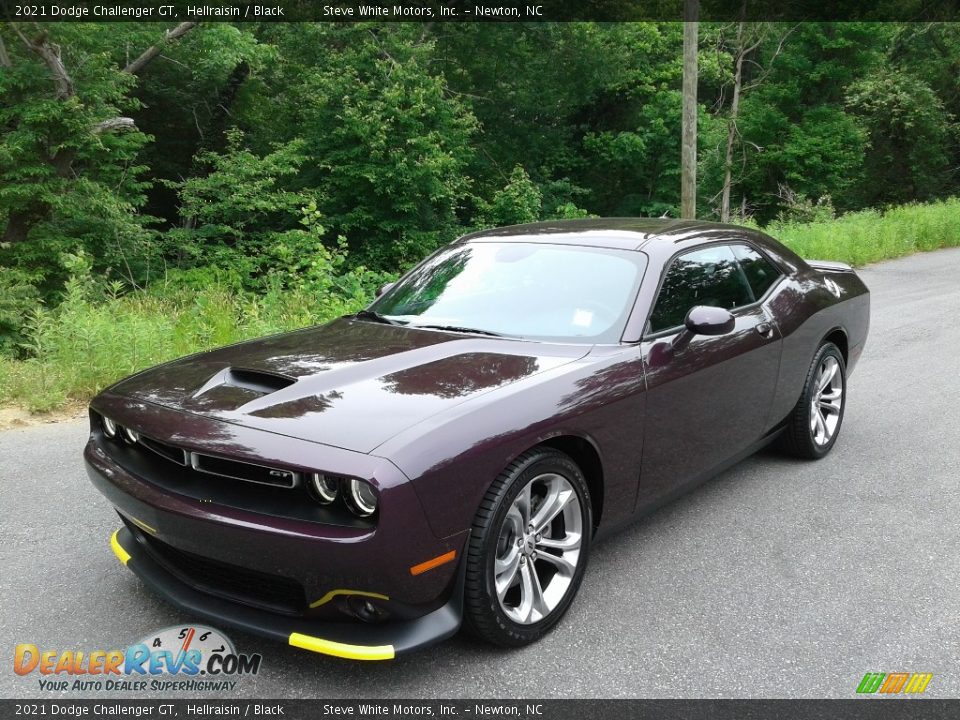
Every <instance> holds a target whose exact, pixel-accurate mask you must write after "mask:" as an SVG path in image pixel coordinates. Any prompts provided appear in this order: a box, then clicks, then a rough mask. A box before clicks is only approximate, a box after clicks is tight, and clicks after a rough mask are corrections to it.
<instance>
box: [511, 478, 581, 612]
mask: <svg viewBox="0 0 960 720" xmlns="http://www.w3.org/2000/svg"><path fill="white" fill-rule="evenodd" d="M582 540H583V512H582V508H581V507H580V498H579V496H578V495H577V492H576V491H575V490H574V488H573V486H572V485H571V484H570V482H569V481H568V480H567V479H566V478H565V477H563V476H562V475H559V474H557V473H544V474H542V475H538V476H536V477H534V478H533V479H532V480H530V482H528V483H527V484H526V485H525V486H524V487H523V488H522V489H521V490H520V492H519V493H518V494H517V496H516V498H514V500H513V502H512V504H511V505H510V509H509V510H508V511H507V514H506V516H505V517H504V520H503V524H502V525H501V527H500V533H499V536H498V540H497V550H496V556H495V559H494V585H495V588H496V594H497V599H498V601H499V603H500V608H501V609H502V610H503V612H504V613H505V614H506V615H507V617H509V618H510V619H511V620H513V621H514V622H516V623H518V624H520V625H531V624H533V623H536V622H539V621H541V620H543V619H544V618H546V617H547V616H548V615H549V614H550V613H551V612H553V610H554V609H555V608H556V607H557V606H558V605H559V604H560V602H561V601H562V600H563V598H564V597H565V596H566V594H567V592H568V591H569V589H570V587H571V584H572V582H573V578H574V575H575V573H576V570H577V564H578V563H579V562H580V556H581V543H582Z"/></svg>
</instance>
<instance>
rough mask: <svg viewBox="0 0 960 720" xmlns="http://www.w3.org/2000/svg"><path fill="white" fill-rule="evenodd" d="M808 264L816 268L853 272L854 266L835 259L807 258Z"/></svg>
mask: <svg viewBox="0 0 960 720" xmlns="http://www.w3.org/2000/svg"><path fill="white" fill-rule="evenodd" d="M807 265H809V266H810V267H812V268H813V269H814V270H825V271H826V272H839V273H852V272H853V271H854V270H853V268H852V267H850V266H849V265H847V264H846V263H842V262H835V261H833V260H807Z"/></svg>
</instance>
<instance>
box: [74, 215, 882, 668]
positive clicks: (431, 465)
mask: <svg viewBox="0 0 960 720" xmlns="http://www.w3.org/2000/svg"><path fill="white" fill-rule="evenodd" d="M869 315H870V296H869V293H868V291H867V288H866V287H865V286H864V284H863V283H862V282H861V281H860V279H859V278H858V277H857V275H856V274H855V273H854V272H853V271H852V270H851V269H850V268H849V267H848V266H846V265H843V264H841V263H831V262H806V261H804V260H802V259H800V258H799V257H797V256H796V255H795V254H794V253H792V252H791V251H790V250H788V249H787V248H785V247H784V246H783V245H780V244H779V243H777V242H776V241H774V240H772V239H771V238H769V237H767V236H766V235H764V234H763V233H760V232H757V231H755V230H749V229H745V228H739V227H734V226H729V225H717V224H710V223H705V222H695V221H675V220H644V219H622V220H577V221H567V222H548V223H541V224H536V225H523V226H516V227H509V228H501V229H497V230H491V231H487V232H481V233H475V234H473V235H468V236H466V237H464V238H462V239H460V240H458V241H457V242H455V243H453V244H452V245H449V246H447V247H445V248H443V249H441V250H439V251H437V252H436V253H434V254H433V255H431V256H430V257H429V258H427V259H426V260H424V261H423V262H422V263H421V264H420V265H418V266H417V267H415V268H414V269H413V270H411V271H410V272H409V273H407V274H406V275H405V276H404V277H403V278H401V279H400V280H399V281H398V282H396V283H395V284H393V285H392V286H389V287H387V288H384V291H383V292H382V293H381V294H380V296H379V297H378V299H377V300H376V301H375V302H374V303H373V304H372V305H371V306H370V307H369V308H368V309H366V310H363V311H361V312H360V313H358V314H357V315H354V316H350V317H344V318H341V319H339V320H336V321H334V322H332V323H330V324H328V325H325V326H323V327H312V328H307V329H304V330H299V331H297V332H291V333H287V334H284V335H277V336H274V337H269V338H265V339H262V340H256V341H252V342H245V343H240V344H238V345H233V346H231V347H226V348H221V349H219V350H213V351H211V352H205V353H200V354H197V355H193V356H190V357H187V358H183V359H181V360H177V361H175V362H171V363H167V364H166V365H161V366H159V367H156V368H153V369H151V370H147V371H145V372H141V373H139V374H137V375H134V376H133V377H130V378H127V379H126V380H123V381H121V382H119V383H117V384H116V385H114V386H113V387H111V388H109V389H107V390H105V391H104V392H103V393H101V394H100V395H99V396H98V397H97V398H96V399H95V400H94V401H93V403H92V405H91V411H90V418H91V433H90V441H89V443H88V444H87V447H86V451H85V453H84V457H85V459H86V463H87V469H88V472H89V475H90V478H91V479H92V480H93V482H94V484H95V485H96V486H97V488H98V489H99V490H100V491H101V492H102V493H103V494H104V495H106V496H107V498H108V500H109V501H110V502H111V503H113V505H115V506H116V508H117V511H118V512H119V514H120V518H121V520H122V521H123V527H122V528H121V529H120V530H119V531H118V532H117V533H115V534H114V536H113V538H112V541H111V542H112V546H113V550H114V552H115V553H116V554H117V556H118V557H119V558H120V560H121V561H122V562H123V563H125V564H126V565H127V566H128V567H129V568H130V569H131V570H133V571H134V572H135V573H136V574H137V575H138V576H139V577H140V578H141V579H142V580H143V581H144V582H145V583H146V584H147V585H149V586H151V587H152V588H153V589H154V590H155V591H156V592H157V593H158V594H159V595H161V596H162V597H164V598H166V599H167V600H168V601H170V602H172V603H173V604H175V605H177V606H179V607H180V608H182V609H183V610H184V611H186V612H187V613H188V614H189V615H191V616H193V617H199V618H204V619H206V620H209V621H213V622H216V623H225V624H229V625H232V626H235V627H239V628H242V629H244V630H247V631H250V632H253V633H259V634H261V635H265V636H268V637H271V638H276V639H278V640H282V641H284V642H288V643H290V644H291V645H295V646H297V647H302V648H306V649H309V650H314V651H317V652H321V653H326V654H330V655H337V656H340V657H347V658H354V659H363V660H380V659H387V658H392V657H394V655H395V654H397V653H402V652H407V651H410V650H413V649H415V648H420V647H423V646H425V645H428V644H430V643H434V642H437V641H439V640H442V639H443V638H446V637H449V636H450V635H452V634H454V633H455V632H456V631H457V629H458V628H459V627H460V625H461V623H462V622H466V624H467V625H468V626H469V627H470V629H471V630H473V631H474V632H475V633H476V634H477V635H479V636H480V637H482V638H485V639H486V640H489V641H492V642H494V643H498V644H501V645H523V644H525V643H529V642H532V641H534V640H536V639H537V638H539V637H540V636H541V635H543V634H544V633H545V632H546V631H547V630H549V629H550V628H551V627H552V626H554V625H555V624H556V623H557V621H558V620H559V619H560V618H561V617H562V616H563V614H564V612H565V611H566V610H567V608H568V607H569V606H570V603H571V602H572V601H573V598H574V596H575V595H576V593H577V589H578V587H579V585H580V582H581V580H582V579H583V574H584V570H585V569H586V566H587V560H588V558H589V554H590V548H591V544H592V543H593V541H594V540H595V539H596V538H597V537H598V535H600V534H602V533H605V532H608V531H609V530H610V529H612V528H616V527H617V526H620V525H623V524H624V523H626V522H628V521H630V520H632V519H634V518H637V517H639V516H641V515H643V514H644V513H647V512H649V511H650V510H651V509H653V508H655V507H656V506H658V505H660V504H662V503H664V502H666V501H667V500H669V499H670V498H672V497H675V496H676V495H678V494H679V493H681V492H683V491H684V490H686V489H688V488H690V487H691V486H692V485H694V484H696V483H699V482H701V481H703V480H705V479H707V478H709V477H710V476H712V475H714V474H716V473H717V472H719V471H720V470H722V469H724V468H726V467H728V466H730V465H731V464H733V463H735V462H736V461H738V460H739V459H741V458H743V457H745V456H747V455H748V454H750V453H752V452H754V451H755V450H757V449H758V448H759V447H761V446H762V445H764V444H766V443H769V442H771V441H776V442H777V443H778V444H779V445H780V447H782V448H783V450H785V451H786V452H788V453H790V454H792V455H794V456H797V457H801V458H811V459H815V458H820V457H823V456H824V455H826V454H827V453H828V452H829V451H830V449H831V448H832V447H833V445H834V443H835V442H836V441H837V436H838V434H839V432H840V426H841V423H842V421H843V410H844V403H845V398H846V380H847V377H848V376H849V374H850V372H851V371H852V369H853V367H854V365H855V364H856V362H857V359H858V358H859V357H860V354H861V351H862V350H863V346H864V342H865V340H866V337H867V328H868V325H869Z"/></svg>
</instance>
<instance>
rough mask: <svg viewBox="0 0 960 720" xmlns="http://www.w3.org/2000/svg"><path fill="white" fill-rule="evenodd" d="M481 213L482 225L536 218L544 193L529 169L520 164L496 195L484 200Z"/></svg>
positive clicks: (481, 204)
mask: <svg viewBox="0 0 960 720" xmlns="http://www.w3.org/2000/svg"><path fill="white" fill-rule="evenodd" d="M479 204H480V207H479V210H478V213H477V224H478V226H479V227H496V226H498V225H519V224H521V223H529V222H535V221H536V220H537V219H539V217H540V210H541V207H542V206H543V195H542V193H541V192H540V189H539V188H538V187H537V186H536V185H535V184H534V183H533V181H532V180H531V179H530V176H529V175H527V171H526V170H524V169H523V167H521V166H520V165H517V166H516V167H515V168H514V169H513V171H512V172H511V173H510V177H509V179H508V180H507V184H506V185H505V186H504V187H503V188H502V189H501V190H498V191H497V192H496V193H494V195H493V200H492V201H490V202H489V203H487V202H484V201H482V200H481V201H480V203H479Z"/></svg>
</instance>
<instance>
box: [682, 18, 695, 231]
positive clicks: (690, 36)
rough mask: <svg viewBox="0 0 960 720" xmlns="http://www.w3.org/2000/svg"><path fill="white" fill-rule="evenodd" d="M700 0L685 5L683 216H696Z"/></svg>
mask: <svg viewBox="0 0 960 720" xmlns="http://www.w3.org/2000/svg"><path fill="white" fill-rule="evenodd" d="M699 15H700V0H684V5H683V129H682V141H681V142H682V145H681V151H680V217H682V218H685V219H693V218H695V217H696V216H697V30H698V28H697V19H698V17H699Z"/></svg>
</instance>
